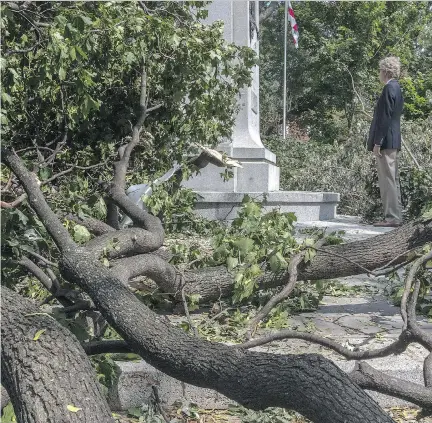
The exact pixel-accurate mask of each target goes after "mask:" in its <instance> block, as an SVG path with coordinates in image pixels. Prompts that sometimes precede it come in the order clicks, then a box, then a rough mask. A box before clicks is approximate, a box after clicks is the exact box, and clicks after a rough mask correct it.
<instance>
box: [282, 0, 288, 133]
mask: <svg viewBox="0 0 432 423" xmlns="http://www.w3.org/2000/svg"><path fill="white" fill-rule="evenodd" d="M287 40H288V0H285V32H284V78H283V139H284V140H285V139H286V85H287Z"/></svg>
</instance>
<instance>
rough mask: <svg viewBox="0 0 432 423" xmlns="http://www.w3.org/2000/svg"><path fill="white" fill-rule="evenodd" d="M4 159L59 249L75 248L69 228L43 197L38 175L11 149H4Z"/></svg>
mask: <svg viewBox="0 0 432 423" xmlns="http://www.w3.org/2000/svg"><path fill="white" fill-rule="evenodd" d="M2 161H3V162H4V163H5V164H6V165H7V166H8V167H9V168H10V169H11V170H12V172H13V173H14V174H15V175H16V176H17V178H18V179H19V180H20V182H21V183H22V185H23V188H24V190H25V192H26V193H27V197H28V200H29V204H30V206H31V207H32V208H33V209H34V210H35V211H36V213H37V215H38V216H39V218H40V219H41V221H42V223H43V224H44V225H45V227H46V229H47V231H48V233H49V234H50V235H51V237H52V239H53V240H54V242H55V243H56V245H57V246H58V247H59V249H60V250H62V251H63V252H65V251H67V250H69V249H72V248H74V247H75V246H76V244H75V243H74V242H73V241H72V239H71V237H70V236H69V233H68V231H67V229H66V228H65V227H64V226H63V225H62V224H61V222H60V221H59V220H58V219H57V216H56V215H55V213H54V212H53V211H52V210H51V208H50V207H49V206H48V204H47V202H46V201H45V199H44V198H43V196H42V193H41V191H40V189H39V185H38V183H37V180H36V177H35V176H34V175H33V174H31V173H30V172H29V171H28V170H27V169H26V167H25V166H24V163H23V162H22V161H21V159H20V158H19V157H18V156H16V155H15V154H14V153H12V152H11V151H10V150H6V149H2Z"/></svg>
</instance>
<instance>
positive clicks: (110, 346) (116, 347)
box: [81, 340, 132, 355]
mask: <svg viewBox="0 0 432 423" xmlns="http://www.w3.org/2000/svg"><path fill="white" fill-rule="evenodd" d="M81 346H82V347H83V349H84V351H85V352H86V354H87V355H97V354H108V353H111V354H123V353H130V352H132V350H131V348H130V347H129V345H128V344H127V342H125V341H120V340H112V341H111V340H110V341H90V342H83V343H81Z"/></svg>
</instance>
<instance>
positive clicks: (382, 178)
mask: <svg viewBox="0 0 432 423" xmlns="http://www.w3.org/2000/svg"><path fill="white" fill-rule="evenodd" d="M381 154H382V156H381V157H377V158H376V162H377V170H378V183H379V188H380V194H381V201H382V203H383V206H384V218H385V220H388V221H397V222H402V202H401V194H400V185H399V171H398V151H397V149H395V148H389V149H385V150H381Z"/></svg>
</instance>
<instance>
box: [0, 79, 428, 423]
mask: <svg viewBox="0 0 432 423" xmlns="http://www.w3.org/2000/svg"><path fill="white" fill-rule="evenodd" d="M144 79H145V72H144V71H143V74H142V80H143V81H144ZM144 85H145V84H144V83H143V84H142V86H144ZM144 100H145V99H143V97H142V98H141V101H140V105H141V116H140V118H139V119H138V122H137V123H136V125H135V126H134V127H133V131H132V139H131V141H130V142H129V143H128V144H127V145H125V146H124V147H123V148H122V155H121V157H120V159H119V160H118V161H117V162H115V164H114V178H113V181H112V183H111V184H110V185H109V187H108V188H107V189H108V192H107V196H108V199H107V201H108V204H111V207H109V208H108V216H107V222H110V223H111V225H107V224H104V223H103V222H95V221H89V222H87V223H88V225H89V226H91V225H93V226H97V231H98V233H99V235H98V236H96V237H95V238H93V239H92V240H91V241H89V242H87V243H86V244H85V245H82V246H81V245H77V244H76V243H75V242H74V241H73V240H72V238H71V236H70V235H69V232H68V230H67V229H66V228H65V227H64V226H63V224H62V222H61V221H60V220H59V218H58V216H57V215H56V214H55V213H54V212H53V210H52V209H51V208H50V206H49V205H48V204H47V202H46V200H45V198H44V195H43V194H42V192H41V190H40V187H39V182H38V180H37V179H36V177H35V175H34V174H32V173H31V172H29V171H28V170H27V168H26V167H25V165H24V163H23V162H22V160H21V159H20V158H19V157H18V156H17V155H16V154H15V153H13V152H12V151H10V150H4V151H3V152H2V161H3V162H4V163H5V164H6V165H7V166H8V167H9V168H10V170H11V171H12V172H13V174H14V175H15V176H16V178H17V179H18V181H19V182H20V184H21V185H22V187H23V189H24V191H25V193H26V195H27V198H28V202H29V205H30V206H31V207H32V209H33V210H34V211H35V213H36V214H37V216H38V217H39V219H40V221H41V222H42V223H43V225H44V226H45V228H46V230H47V232H48V233H49V235H50V236H51V238H52V240H53V241H54V243H55V245H56V247H57V249H58V252H59V259H58V264H57V265H58V268H59V271H60V275H61V277H62V278H63V279H64V281H67V282H68V283H69V284H73V285H77V286H79V287H80V288H81V289H82V291H83V292H84V293H86V294H87V295H88V296H89V297H90V300H91V301H88V300H83V299H82V298H78V300H76V301H74V300H73V299H71V297H68V295H67V292H66V293H65V290H64V289H62V288H61V286H60V284H59V281H58V280H56V276H55V275H54V273H53V272H52V271H50V266H52V265H54V264H55V263H52V262H51V261H50V260H48V259H46V258H44V257H42V256H40V255H38V254H36V255H35V254H34V253H32V254H30V256H31V257H32V258H33V259H34V260H36V259H37V260H42V262H43V264H44V266H46V270H45V271H44V270H43V269H42V268H40V267H39V266H38V265H36V263H34V262H32V261H31V259H30V258H29V257H27V258H24V257H23V258H22V259H21V260H20V262H19V263H20V264H21V265H23V266H25V267H26V268H27V269H28V270H29V271H30V272H31V273H33V274H34V276H36V277H37V278H39V279H40V280H41V282H42V283H43V284H44V286H45V288H46V289H47V290H49V291H50V293H51V294H52V298H58V299H59V301H60V302H61V304H63V305H64V306H65V307H64V310H65V311H66V310H67V311H71V310H80V309H94V310H97V311H99V312H100V313H101V315H102V316H103V318H104V319H105V320H106V322H108V323H109V324H110V325H111V326H112V327H113V328H114V329H115V330H116V331H117V333H119V334H120V335H121V336H122V338H123V339H124V341H122V342H120V343H119V342H117V343H112V342H111V343H108V345H107V347H108V348H105V345H104V343H102V344H99V345H96V346H94V345H85V344H84V348H85V350H86V351H87V352H89V353H94V352H95V351H97V352H104V351H107V350H111V351H113V350H116V349H117V348H118V349H119V350H121V351H124V350H131V351H133V352H135V353H138V354H139V355H140V356H141V357H142V358H144V359H145V360H146V361H148V362H149V363H150V364H152V365H153V366H154V367H156V368H157V369H159V370H161V371H163V372H164V373H166V374H168V375H170V376H172V377H174V378H177V379H179V380H181V381H183V382H186V383H190V384H193V385H196V386H201V387H205V388H211V389H215V390H217V391H218V392H220V393H222V394H224V395H226V396H227V397H228V398H231V399H233V400H235V401H236V402H238V403H239V404H242V405H244V406H246V407H249V408H253V409H265V408H267V407H271V406H274V407H285V408H290V409H293V410H296V411H298V412H300V413H302V414H303V415H305V416H306V417H308V418H309V419H311V420H312V421H316V422H320V423H327V422H328V423H330V422H331V423H338V422H340V423H342V422H346V421H350V422H352V423H357V422H358V423H360V422H362V423H364V422H391V421H392V419H391V418H390V417H389V416H388V415H387V414H386V413H385V412H384V411H383V410H381V409H380V407H379V406H378V405H377V404H376V403H375V402H374V401H373V400H372V399H371V398H370V397H369V396H368V395H367V394H366V393H365V392H364V391H363V390H362V389H361V388H360V386H361V387H364V388H368V389H375V390H377V391H379V392H385V393H391V394H392V395H395V396H398V397H401V398H405V399H409V400H410V401H412V402H414V403H417V404H419V405H421V406H424V407H426V408H428V407H430V406H432V395H429V393H430V380H431V376H430V367H431V365H430V361H431V360H430V359H428V360H425V386H420V385H415V384H408V385H406V386H405V387H402V386H401V382H400V381H398V380H396V381H395V380H390V379H389V378H388V377H387V376H386V375H383V374H381V373H379V372H377V371H375V370H374V369H371V368H370V367H367V366H363V365H361V364H360V365H359V366H357V368H356V371H355V372H354V373H353V374H352V375H351V377H350V376H349V375H347V374H345V373H344V372H343V371H341V370H340V369H339V368H338V367H337V366H335V365H334V364H333V363H332V362H331V361H330V360H328V359H326V358H324V357H322V356H320V355H314V354H303V355H283V356H282V355H273V354H263V353H258V352H254V351H248V348H249V347H250V346H251V345H252V346H253V345H257V344H256V342H257V341H256V340H253V341H251V342H252V343H253V342H255V344H247V343H246V344H244V345H239V346H233V347H230V346H226V345H222V344H217V343H212V342H208V341H205V340H203V339H200V338H199V337H193V336H190V335H189V334H186V333H185V332H183V331H182V330H180V329H178V328H175V327H174V326H173V325H171V324H170V322H169V321H167V320H166V319H165V318H163V317H161V316H158V315H157V314H155V313H154V312H152V311H151V310H150V309H149V308H148V307H146V306H145V305H144V304H143V303H142V302H141V301H139V300H138V299H137V298H136V296H135V295H133V294H132V292H131V291H130V290H129V289H128V287H127V281H128V280H129V279H131V278H133V277H135V276H138V275H145V276H148V277H150V278H152V279H153V280H154V281H155V282H156V283H157V284H158V285H159V287H160V288H161V289H162V290H164V291H165V292H171V293H172V294H174V295H179V293H180V294H183V295H184V292H185V291H186V290H187V291H186V292H189V293H197V292H198V293H200V294H201V295H203V297H205V298H215V297H216V295H217V297H220V296H221V295H229V293H230V292H231V290H232V277H231V275H230V274H229V273H228V272H226V271H223V270H221V268H220V267H218V268H213V269H206V270H200V271H196V272H194V273H191V272H187V273H186V274H182V273H179V272H178V271H177V269H176V268H175V267H174V266H172V265H171V264H169V263H168V262H167V261H166V260H165V259H164V257H163V255H164V254H161V250H160V249H161V247H162V245H163V243H164V230H163V227H162V224H161V222H160V220H159V219H158V218H157V217H155V216H153V215H151V214H150V213H148V212H146V211H144V210H142V209H141V208H139V207H138V206H137V205H135V204H134V203H133V202H131V201H130V200H129V199H128V197H127V196H126V194H125V180H126V172H127V168H128V164H129V160H130V157H131V154H132V151H133V149H134V147H135V146H136V145H137V144H138V143H139V141H140V139H142V138H143V137H145V136H146V135H145V134H142V133H141V132H142V124H143V122H144V118H145V116H146V102H145V101H144ZM119 209H120V210H121V211H122V212H123V213H125V214H127V215H128V216H130V218H131V219H132V221H133V223H134V226H133V227H131V228H126V229H115V227H116V226H118V225H117V222H118V219H119ZM83 223H84V222H83ZM109 228H112V230H111V229H109ZM431 239H432V222H431V220H426V221H419V222H415V223H409V224H407V225H405V226H404V227H401V228H399V229H398V230H395V231H393V232H392V233H390V234H386V235H383V236H380V237H376V238H375V239H372V240H368V241H362V242H357V243H352V244H346V245H340V246H332V247H319V248H318V247H317V246H315V247H313V248H316V249H317V254H316V257H315V259H314V260H313V261H312V262H311V263H309V264H308V265H305V264H300V263H298V262H296V265H295V266H294V268H295V270H296V272H297V274H296V278H297V279H312V278H325V277H335V276H346V275H348V274H356V273H364V272H365V271H370V272H375V273H376V274H378V273H379V272H380V271H381V270H383V271H384V268H386V271H387V270H388V269H387V267H390V268H394V267H395V266H398V265H400V264H401V263H406V262H407V261H408V260H410V257H409V256H408V253H409V251H410V250H412V249H414V248H416V247H419V246H421V245H424V244H425V243H426V242H428V241H430V240H431ZM113 245H114V246H115V247H114V248H113ZM390 247H391V248H390ZM389 251H391V253H390V252H389ZM106 257H108V258H109V260H110V262H109V263H110V267H109V268H107V267H106V266H104V265H103V264H102V261H103V258H106ZM29 261H30V262H32V263H33V265H30V262H29ZM421 263H423V262H421ZM57 265H56V266H57ZM420 267H421V264H419V265H417V269H419V268H420ZM292 270H294V269H291V271H292ZM289 272H290V269H288V273H289ZM217 275H219V276H217ZM220 275H222V277H221V276H220ZM215 276H216V277H215ZM415 277H416V273H415V272H414V273H412V274H410V283H409V284H408V282H407V287H406V292H407V293H408V294H407V298H406V301H405V315H406V319H405V321H406V324H405V327H404V331H403V333H402V335H401V339H402V340H401V341H400V342H399V343H396V344H395V345H394V346H393V347H392V348H389V349H388V350H386V351H385V352H386V354H392V353H398V352H400V351H403V350H404V349H405V348H406V346H407V345H408V344H409V343H410V342H419V343H421V344H422V345H423V346H425V347H426V348H427V349H428V350H429V351H430V350H431V349H432V341H431V339H430V335H428V334H425V333H424V332H423V331H422V330H420V328H419V327H418V325H417V324H416V318H415V304H416V301H417V296H418V291H419V281H417V280H415ZM287 278H288V279H289V280H290V284H291V285H292V284H293V283H295V279H296V278H289V275H288V274H283V275H281V276H280V277H279V278H274V277H272V278H269V277H264V278H263V279H262V280H261V281H260V284H261V286H262V287H274V286H278V285H281V284H286V279H287ZM412 284H414V287H415V288H414V291H413V292H414V294H412V295H411V296H410V295H409V293H410V292H411V285H412ZM290 289H291V288H290ZM10 295H12V296H13V295H14V294H10V293H9V292H6V294H5V298H6V299H5V301H6V304H11V301H9V303H8V297H9V296H10ZM13 298H15V299H16V298H17V297H14V296H13ZM408 300H409V301H408ZM16 301H18V300H16ZM71 303H72V305H70V304H71ZM5 309H6V310H7V307H5ZM413 310H414V311H413ZM5 320H6V325H5V330H6V331H7V333H8V334H13V333H14V326H15V325H16V324H18V321H17V320H14V319H12V318H9V319H5ZM282 335H285V336H286V337H298V334H297V335H295V334H294V335H293V334H285V333H283V334H281V336H282ZM308 340H309V341H310V342H318V343H321V344H324V345H326V346H328V347H330V348H332V347H333V349H335V350H336V351H338V352H341V351H342V352H344V353H345V355H346V356H347V357H348V358H350V359H358V358H360V359H361V358H362V357H363V358H368V354H363V355H360V357H359V356H357V355H355V354H354V355H350V354H348V353H347V352H346V351H344V350H343V349H341V348H340V347H338V346H336V347H335V346H334V345H332V344H331V343H329V342H328V340H327V341H326V340H325V339H314V338H313V337H309V338H308ZM4 342H5V344H4V351H5V354H6V353H7V352H8V351H12V350H13V344H14V342H15V339H14V338H13V336H12V335H10V336H8V337H4ZM260 342H261V343H265V342H271V339H270V340H262V341H259V340H258V344H259V343H260ZM39 353H40V354H41V355H42V356H43V355H44V352H43V351H42V350H40V351H39ZM381 353H382V352H380V354H381ZM77 354H78V353H77ZM82 354H83V352H82V353H80V357H82ZM372 356H373V353H372ZM6 358H7V362H9V363H11V364H10V365H9V366H5V367H4V372H3V374H4V386H5V387H6V389H7V390H8V392H9V393H10V395H11V398H12V400H13V403H14V405H15V404H17V405H16V406H17V407H21V409H22V410H23V411H21V409H19V412H18V414H19V418H20V421H22V422H28V421H29V422H30V421H32V422H33V421H41V422H42V421H46V420H44V419H41V418H40V417H39V416H36V417H32V416H33V415H31V413H29V412H28V410H29V409H31V406H30V405H29V404H27V401H26V399H25V398H21V397H20V396H19V394H18V392H20V391H19V383H18V381H17V380H16V379H14V378H13V374H16V373H17V371H18V373H19V372H20V369H21V367H22V366H23V363H22V362H21V361H20V360H19V356H18V357H16V358H15V357H14V356H13V354H12V353H9V355H8V356H6ZM82 371H83V372H84V373H85V374H86V376H85V377H87V378H92V377H94V375H93V374H92V370H91V368H90V366H89V364H88V363H86V364H85V366H83V367H82ZM41 373H42V374H43V366H42V371H41ZM40 377H41V378H44V376H43V375H41V376H40ZM356 382H357V383H356ZM44 384H48V381H46V380H44ZM359 385H360V386H359ZM69 388H70V389H73V386H71V387H69ZM85 389H88V388H85ZM81 391H82V390H81ZM81 394H83V392H81ZM84 396H85V395H84ZM429 397H430V398H431V400H430V401H428V398H429ZM30 398H33V399H34V400H38V399H39V394H38V393H37V392H34V391H33V392H32V394H31V395H30ZM73 398H75V397H73ZM87 398H94V402H98V403H99V404H100V405H99V407H100V409H101V410H104V409H105V407H106V405H105V403H104V400H102V399H100V398H98V397H95V392H93V390H92V392H91V393H89V395H87ZM74 401H75V404H73V407H76V408H81V409H84V408H85V407H88V405H87V404H86V403H85V402H82V401H79V400H78V399H76V400H74ZM53 407H55V408H56V407H57V405H56V406H53ZM88 413H89V415H92V414H93V411H91V410H90V409H89V411H88ZM104 415H105V414H104V413H100V416H101V417H100V418H101V419H103V418H105V417H103V416H104ZM32 419H33V420H32ZM71 421H72V420H71ZM94 421H97V420H94ZM101 421H104V420H101ZM107 421H109V420H107Z"/></svg>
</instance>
